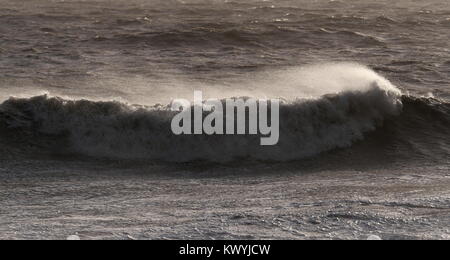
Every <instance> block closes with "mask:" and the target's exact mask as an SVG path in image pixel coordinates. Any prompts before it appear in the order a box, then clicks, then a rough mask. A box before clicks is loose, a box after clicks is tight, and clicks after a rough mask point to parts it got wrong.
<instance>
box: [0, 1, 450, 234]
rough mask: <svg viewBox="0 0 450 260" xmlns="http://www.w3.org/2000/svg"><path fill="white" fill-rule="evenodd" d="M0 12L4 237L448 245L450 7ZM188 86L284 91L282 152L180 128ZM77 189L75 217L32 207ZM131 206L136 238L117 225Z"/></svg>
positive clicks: (227, 91) (105, 6)
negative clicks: (425, 241) (372, 236)
mask: <svg viewBox="0 0 450 260" xmlns="http://www.w3.org/2000/svg"><path fill="white" fill-rule="evenodd" d="M0 4H1V5H0V6H1V7H0V72H1V73H0V103H1V104H0V178H1V179H2V182H1V186H2V188H3V193H2V191H0V194H1V195H4V196H5V197H6V198H7V199H6V200H5V201H4V202H3V203H2V204H3V206H4V208H7V209H8V210H9V211H8V212H9V213H5V215H4V216H3V217H4V218H3V219H5V220H4V221H3V222H1V221H0V228H1V229H0V231H3V234H5V235H3V237H2V236H0V238H5V237H8V236H9V237H16V238H36V237H39V238H45V237H53V238H64V236H65V235H70V234H73V233H76V232H78V231H77V228H78V227H79V225H80V223H89V225H91V226H92V227H95V228H94V229H95V231H93V230H91V229H85V230H84V232H85V233H84V235H85V238H123V237H124V236H125V237H126V234H133V235H134V236H137V237H138V238H176V237H182V238H363V237H364V236H366V235H367V234H368V233H377V232H378V234H384V236H385V237H386V238H393V239H395V238H448V237H449V234H450V233H449V231H448V229H447V230H443V229H442V228H443V227H448V224H449V222H448V219H449V218H448V217H449V216H448V205H449V203H448V202H449V199H448V198H449V193H448V192H449V189H448V184H449V182H448V180H449V179H448V177H449V169H450V160H449V158H450V157H449V155H450V134H449V133H450V131H449V130H450V103H449V102H450V47H449V40H450V38H449V35H450V2H449V1H447V0H428V1H413V0H399V1H387V0H379V1H369V0H367V1H353V0H349V1H343V0H342V1H339V0H336V1H324V0H317V1H306V0H280V1H270V0H265V1H255V0H247V1H241V0H236V1H219V0H210V1H207V0H186V1H181V0H179V1H173V0H164V1H162V0H151V1H144V0H128V1H122V0H116V1H113V0H97V1H94V0H92V1H91V0H89V1H76V0H65V1H57V0H54V1H50V0H15V1H7V0H0ZM193 90H202V91H203V92H204V95H205V96H206V97H213V98H219V99H223V98H228V97H240V96H247V97H281V98H283V100H284V103H283V104H282V105H281V110H280V142H279V144H278V145H276V146H273V147H261V146H259V138H257V137H251V136H174V135H173V134H172V133H171V132H170V120H171V118H172V116H173V112H170V111H169V110H168V107H167V105H168V104H170V102H171V100H172V99H174V98H192V95H193ZM11 96H13V97H11ZM305 173H315V174H316V175H317V178H314V177H311V176H310V175H308V174H307V175H306V176H305V175H304V174H305ZM146 174H148V175H150V176H153V177H151V178H150V177H149V178H150V179H149V178H144V177H142V176H143V175H146ZM277 174H279V176H278V175H277ZM154 175H156V176H154ZM341 175H342V176H343V177H342V179H341V178H339V177H338V176H341ZM128 176H129V177H128ZM198 176H200V177H198ZM377 176H378V177H377ZM141 178H142V179H141ZM210 178H212V179H210ZM239 178H243V179H242V181H239ZM108 180H109V181H108ZM330 180H333V182H332V181H330ZM141 181H142V182H141ZM32 183H34V184H32ZM186 183H193V185H192V187H188V186H187V184H186ZM59 184H60V186H58V185H59ZM308 184H309V185H310V186H308ZM30 185H31V186H32V187H31V186H30ZM86 185H88V186H89V185H94V186H96V187H97V188H96V189H88V188H86ZM160 185H161V187H158V186H160ZM384 185H386V186H384ZM27 187H28V188H27ZM117 187H118V188H117ZM155 187H157V188H155ZM215 187H216V188H218V190H221V192H223V194H225V195H224V196H225V198H224V199H225V200H226V201H227V202H226V203H225V202H224V203H225V204H226V205H225V204H224V205H222V204H220V203H221V202H220V201H221V200H220V198H221V196H217V194H215V192H214V191H215ZM248 187H251V188H252V190H248ZM116 188H117V189H116ZM300 188H302V189H303V190H302V191H299V189H300ZM197 189H203V190H204V191H205V194H208V196H209V197H210V198H211V201H206V202H205V203H206V204H204V205H209V208H208V207H207V208H202V207H201V201H202V199H203V198H200V197H197V195H196V194H195V190H197ZM284 189H285V193H283V192H282V191H283V190H284ZM309 189H312V190H309ZM46 191H48V192H49V194H47V195H48V196H47V195H46ZM119 191H120V192H119ZM115 192H117V194H115ZM138 192H139V193H140V194H146V195H145V196H151V197H152V200H151V201H152V202H149V203H150V204H146V203H145V199H144V198H142V201H141V200H139V201H134V202H133V200H136V199H137V198H138V197H139V194H138ZM330 192H331V194H332V193H333V192H335V194H336V196H337V197H336V198H335V199H336V201H334V200H333V198H331V197H329V196H328V195H327V194H330ZM119 193H120V196H119V195H118V194H119ZM231 193H235V194H237V195H232V194H231ZM27 194H28V195H30V196H31V197H32V199H31V200H30V201H28V202H27V198H28V195H27ZM61 194H66V195H61ZM82 194H85V195H86V196H84V195H82ZM161 194H165V195H164V196H166V198H167V199H168V200H167V201H165V200H164V199H163V197H164V196H163V195H161ZM258 194H263V195H264V198H265V199H264V198H262V197H258ZM296 194H302V195H298V196H297V195H296ZM311 194H314V195H311ZM80 196H81V197H80ZM158 196H161V200H159V199H158V198H159V197H158ZM240 196H244V197H246V198H248V199H249V200H252V201H258V203H259V204H258V203H256V204H255V203H250V202H248V201H247V202H245V203H242V204H240V203H238V198H239V197H240ZM113 197H114V200H113V199H112V198H113ZM57 198H59V199H57ZM75 198H76V199H81V200H83V201H85V203H86V204H83V205H86V206H85V207H84V206H78V207H75V208H74V209H73V210H67V211H66V212H65V213H64V214H63V215H58V214H56V213H55V214H56V215H57V216H53V215H52V214H54V213H52V212H53V211H52V210H53V209H52V208H46V207H43V208H42V209H41V208H39V209H38V210H37V209H35V208H33V207H34V206H36V205H42V204H43V203H44V202H45V203H56V205H57V206H56V207H57V209H58V210H61V209H67V207H69V206H68V205H69V204H70V203H69V202H70V201H71V200H75ZM125 198H127V199H128V200H131V202H130V203H129V204H127V203H124V202H122V203H121V202H118V206H117V207H118V210H117V211H115V210H113V209H107V210H106V209H105V210H104V211H102V210H101V209H99V211H100V212H101V214H100V213H98V212H91V211H89V210H90V209H91V210H94V209H98V207H99V206H100V205H103V204H102V203H103V202H104V201H107V202H106V203H107V204H108V203H111V204H114V201H118V200H119V201H120V200H122V199H125ZM139 198H140V197H139ZM266 199H267V200H266ZM183 200H186V201H187V202H186V205H184V204H183V203H182V201H183ZM302 201H305V202H302ZM169 202H171V203H172V204H171V203H169ZM334 202H335V203H334ZM45 203H44V204H45ZM133 203H137V204H135V205H134V204H133ZM152 203H155V204H152ZM165 203H168V204H165ZM197 203H200V204H197ZM277 203H278V204H277ZM299 203H300V204H299ZM302 203H303V204H302ZM219 204H220V205H222V206H220V207H219V206H217V205H219ZM108 205H109V204H108ZM136 205H139V207H141V211H138V212H136V211H133V210H130V209H132V208H135V207H136ZM339 205H340V206H339ZM363 206H367V211H364V210H360V209H361V207H363ZM86 207H87V209H86ZM186 207H187V208H186ZM227 207H229V208H230V211H226V213H224V212H222V210H223V208H227ZM154 208H156V209H155V210H156V211H157V213H155V212H154V211H153V209H154ZM193 208H198V209H199V210H200V208H202V209H201V212H203V213H198V212H196V211H195V210H193ZM263 208H264V209H268V208H270V210H267V211H264V210H263ZM179 209H182V212H183V213H182V214H181V213H180V214H179V212H178V211H176V210H179ZM84 210H86V211H84ZM127 210H129V211H128V212H134V213H133V214H131V213H129V215H127V216H123V218H124V219H125V218H128V219H133V221H135V222H137V223H139V225H138V226H134V228H136V230H138V231H133V229H132V228H130V229H127V228H126V227H124V226H123V223H122V222H120V221H121V219H120V217H118V215H121V214H125V213H124V212H125V211H127ZM183 210H184V211H183ZM249 210H250V212H249ZM305 210H306V211H308V210H312V212H314V213H311V214H308V213H305V212H306V211H305ZM327 210H328V211H329V210H331V211H332V213H329V212H327ZM62 211H63V212H64V210H62ZM166 211H170V212H172V213H168V212H166ZM407 211H411V213H410V214H408V213H406V212H407ZM80 212H83V213H80ZM174 212H175V213H174ZM177 212H178V213H177ZM97 213H98V214H100V215H98V214H97ZM30 214H31V215H30ZM140 214H144V215H145V214H146V215H145V216H146V217H145V216H144V215H142V216H141V215H140ZM170 214H173V215H170ZM224 214H225V215H224ZM433 214H436V219H435V220H434V222H433V220H431V219H429V218H428V217H427V216H431V215H433ZM33 215H37V216H40V217H42V218H44V219H47V218H48V221H49V222H45V221H44V224H42V225H40V226H37V227H35V226H33V222H32V221H30V216H33ZM52 216H53V217H52ZM71 216H72V217H73V219H72V217H71ZM76 216H78V218H77V217H76ZM137 216H139V217H137ZM224 216H226V217H224ZM166 217H167V222H164V221H163V220H161V218H162V219H164V218H166ZM172 217H173V219H172ZM14 218H17V219H19V220H20V221H23V223H24V224H23V226H20V225H16V224H11V223H9V222H8V221H9V220H10V219H14ZM54 218H56V219H54ZM108 218H111V219H112V220H111V223H110V224H108V225H106V224H104V222H105V221H107V219H108ZM184 218H185V219H186V221H192V223H194V224H195V223H200V222H198V221H200V220H199V219H209V220H210V222H208V225H207V227H204V229H202V227H199V226H196V224H195V225H194V224H192V223H191V224H189V225H187V226H185V225H183V224H182V223H179V221H181V220H180V219H184ZM223 218H225V220H224V219H223ZM277 218H278V220H276V219H277ZM336 219H338V220H336ZM339 219H340V220H339ZM147 220H148V221H151V223H150V224H149V226H150V227H152V228H150V229H151V230H153V232H154V233H152V231H151V230H149V229H148V227H146V225H145V221H147ZM244 220H245V221H247V222H245V221H244ZM52 221H53V222H57V223H59V224H60V226H57V227H54V229H52V228H51V227H50V223H53V222H52ZM65 221H66V222H67V221H68V222H69V223H72V222H71V221H73V223H78V224H73V223H72V224H73V225H72V224H69V226H67V225H66V224H67V223H66V224H63V223H64V222H65ZM96 221H98V222H100V223H103V224H104V226H103V229H105V230H106V231H105V230H103V229H102V228H101V227H100V226H101V225H100V226H98V225H97V224H96V223H97V222H96ZM102 221H103V222H102ZM130 221H131V220H130ZM241 221H243V222H245V223H247V224H245V223H240V222H241ZM333 221H337V222H336V223H334V222H333ZM347 221H348V222H351V223H350V224H349V223H348V222H347ZM237 222H239V223H237ZM8 223H9V224H8ZM169 223H172V224H174V223H175V224H176V225H175V230H167V228H164V227H167V226H169V225H171V224H169ZM220 223H222V224H220ZM223 223H226V224H223ZM248 223H252V224H248ZM314 223H316V224H314ZM333 223H334V224H333ZM103 224H102V225H103ZM127 225H130V226H133V225H132V224H130V223H127ZM178 225H179V226H178ZM193 225H194V226H193ZM220 225H225V226H224V227H223V228H224V229H225V230H224V229H222V230H218V229H217V227H218V226H220ZM233 225H237V226H233ZM248 225H254V226H255V230H258V231H259V233H258V232H256V231H255V232H256V233H253V231H251V230H252V229H250V228H249V227H248ZM348 225H350V226H348ZM316 226H320V228H318V229H316ZM424 226H428V227H429V229H424ZM25 227H26V228H25ZM233 227H239V228H240V229H239V228H236V229H234V228H233ZM300 227H301V228H302V229H303V230H304V231H305V230H306V231H305V232H304V233H302V232H300V231H301V229H300ZM116 228H117V230H119V231H114V230H115V229H116ZM274 228H275V229H276V231H274ZM296 228H298V230H300V231H299V232H297V231H298V230H297V229H296ZM292 229H294V231H295V230H297V231H295V232H294V231H293V230H292ZM397 229H398V230H397ZM52 230H56V231H55V232H53V231H52ZM267 230H272V233H271V232H269V231H267ZM389 230H394V231H389ZM14 232H15V233H14ZM115 232H118V233H115ZM133 232H137V233H133ZM192 232H194V233H195V234H196V235H192ZM0 233H1V232H0Z"/></svg>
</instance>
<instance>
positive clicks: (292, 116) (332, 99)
mask: <svg viewBox="0 0 450 260" xmlns="http://www.w3.org/2000/svg"><path fill="white" fill-rule="evenodd" d="M401 109H402V102H401V95H400V92H399V91H398V90H397V89H395V88H392V87H391V86H380V83H377V82H373V84H372V85H371V86H370V87H368V88H367V89H366V90H363V91H357V90H351V91H350V90H349V91H343V92H341V93H338V94H335V95H325V96H322V97H320V98H315V99H301V100H296V101H293V102H283V103H282V104H281V106H280V140H279V143H278V144H277V145H275V146H260V145H259V144H260V136H257V135H212V136H206V135H180V136H176V135H174V134H173V133H172V132H171V128H170V123H171V120H172V117H173V116H174V115H175V112H172V111H170V110H169V108H168V107H163V106H155V107H144V106H136V105H128V104H124V103H119V102H93V101H87V100H79V101H72V100H65V99H62V98H59V97H49V96H46V95H43V96H36V97H32V98H24V99H16V98H10V99H9V100H7V101H5V102H4V103H3V104H1V105H0V122H1V124H0V125H2V128H3V130H2V134H5V133H7V132H9V133H11V132H13V135H14V136H16V137H17V136H21V138H20V139H21V140H22V141H23V139H25V142H28V144H29V143H33V144H34V145H37V146H38V147H43V148H49V147H52V149H57V151H58V152H61V151H67V152H73V153H80V154H83V155H89V156H95V157H111V158H129V159H149V160H162V161H177V162H185V161H192V160H208V161H230V160H234V159H238V158H251V159H258V160H273V161H286V160H295V159H301V158H305V157H310V156H314V155H317V154H319V153H322V152H325V151H329V150H332V149H336V148H343V147H349V146H351V145H352V144H353V143H354V142H356V141H359V140H363V139H364V136H365V134H367V133H368V132H371V131H374V130H375V129H376V128H377V127H378V126H380V125H382V123H383V121H385V119H386V118H389V117H393V116H398V115H399V114H400V113H401ZM13 139H14V138H13ZM16 139H17V138H16ZM42 140H45V142H42Z"/></svg>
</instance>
